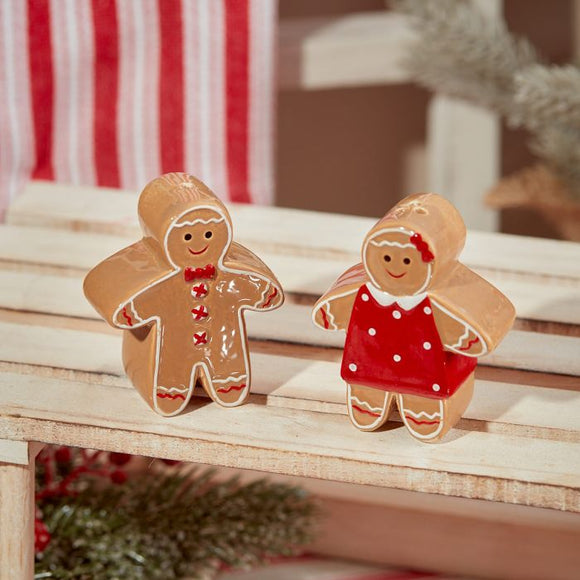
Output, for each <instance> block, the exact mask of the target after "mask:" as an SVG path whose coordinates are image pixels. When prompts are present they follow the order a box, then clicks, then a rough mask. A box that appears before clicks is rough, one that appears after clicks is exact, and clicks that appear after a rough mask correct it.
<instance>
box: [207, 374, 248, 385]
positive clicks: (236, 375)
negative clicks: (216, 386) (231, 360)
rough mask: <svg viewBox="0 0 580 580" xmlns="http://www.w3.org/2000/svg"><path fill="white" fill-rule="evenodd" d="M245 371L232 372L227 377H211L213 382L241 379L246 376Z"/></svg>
mask: <svg viewBox="0 0 580 580" xmlns="http://www.w3.org/2000/svg"><path fill="white" fill-rule="evenodd" d="M246 376H247V375H246V373H232V374H231V375H230V376H229V377H226V378H225V379H213V382H214V383H229V382H230V381H241V380H242V379H245V378H246Z"/></svg>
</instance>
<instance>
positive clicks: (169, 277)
mask: <svg viewBox="0 0 580 580" xmlns="http://www.w3.org/2000/svg"><path fill="white" fill-rule="evenodd" d="M138 213H139V219H140V223H141V228H142V230H143V238H142V239H141V240H140V241H138V242H136V243H134V244H132V245H130V246H128V247H127V248H124V249H122V250H121V251H119V252H117V253H116V254H114V255H113V256H111V257H109V258H107V259H106V260H104V261H103V262H101V263H100V264H98V265H97V266H95V268H93V269H92V270H91V271H90V272H89V273H88V275H87V277H86V278H85V281H84V292H85V295H86V297H87V299H88V300H89V302H90V303H91V304H92V305H93V306H94V307H95V309H96V310H97V311H98V312H99V314H100V315H101V316H102V317H103V318H104V319H105V320H106V321H107V322H108V323H109V324H111V325H112V326H115V327H117V328H122V329H123V330H124V332H123V363H124V366H125V370H126V372H127V375H128V376H129V378H130V379H131V381H132V383H133V385H134V386H135V387H136V388H137V390H138V391H139V393H140V394H141V396H142V397H143V398H144V399H145V401H146V402H147V404H148V405H149V406H150V407H151V408H152V409H154V410H155V411H156V412H157V413H159V414H161V415H165V416H171V415H176V414H177V413H179V412H180V411H182V410H183V409H184V408H185V406H186V405H187V403H188V402H189V400H190V398H191V395H192V393H193V390H194V388H195V386H196V385H201V386H202V387H203V389H204V390H205V391H206V392H207V394H208V395H209V396H210V397H211V398H212V399H213V400H214V401H215V402H217V403H219V404H220V405H222V406H224V407H233V406H236V405H240V404H241V403H243V402H244V400H245V399H246V398H247V396H248V394H249V391H250V360H249V355H248V341H247V337H246V330H245V324H244V317H243V313H244V311H245V310H260V311H265V310H273V309H275V308H278V307H279V306H280V305H281V304H282V302H283V299H284V296H283V292H282V288H281V286H280V283H279V282H278V281H277V280H276V277H275V276H274V275H273V274H272V272H271V271H270V269H269V268H268V267H267V266H266V265H265V264H264V263H263V262H262V261H261V260H260V259H259V258H258V257H257V256H256V255H255V254H253V253H252V252H251V251H250V250H248V249H247V248H245V247H244V246H241V245H240V244H237V243H236V242H234V241H233V240H232V221H231V218H230V216H229V214H228V211H227V210H226V208H225V206H224V204H223V203H222V202H221V201H220V200H219V199H218V198H217V197H216V196H215V195H214V194H213V193H212V192H211V191H210V190H209V189H208V188H207V187H206V186H205V185H204V184H203V183H202V182H201V181H199V180H198V179H196V178H195V177H193V176H191V175H187V174H185V173H169V174H166V175H163V176H161V177H159V178H157V179H154V180H153V181H152V182H151V183H149V184H148V185H147V186H146V187H145V189H144V190H143V192H142V193H141V196H140V198H139V206H138Z"/></svg>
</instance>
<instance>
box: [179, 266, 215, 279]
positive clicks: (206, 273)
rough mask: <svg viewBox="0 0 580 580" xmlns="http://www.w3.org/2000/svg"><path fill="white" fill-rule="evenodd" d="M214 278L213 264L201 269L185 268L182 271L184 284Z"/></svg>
mask: <svg viewBox="0 0 580 580" xmlns="http://www.w3.org/2000/svg"><path fill="white" fill-rule="evenodd" d="M214 276H215V266H214V265H213V264H208V265H207V266H204V267H203V268H189V267H188V268H185V270H183V277H184V278H185V281H186V282H191V281H192V280H200V279H204V278H213V277H214Z"/></svg>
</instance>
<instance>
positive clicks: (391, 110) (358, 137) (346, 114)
mask: <svg viewBox="0 0 580 580" xmlns="http://www.w3.org/2000/svg"><path fill="white" fill-rule="evenodd" d="M478 7H479V8H480V10H482V11H483V12H487V13H489V14H490V17H491V18H496V19H504V20H505V23H506V25H507V27H508V29H509V30H510V31H511V32H512V33H514V34H517V35H521V36H523V37H525V38H527V39H528V40H529V41H530V42H531V43H532V44H533V45H534V47H535V48H536V49H537V50H538V52H539V53H541V55H542V56H543V58H544V59H545V60H546V61H547V62H550V63H553V64H564V63H569V62H571V61H576V60H577V58H578V55H579V54H580V40H579V38H580V4H579V3H578V2H574V1H572V0H552V1H549V2H548V1H545V0H505V1H504V2H496V1H495V0H483V1H482V2H479V6H478ZM384 10H385V2H383V1H381V0H319V1H318V2H309V1H308V0H281V2H280V13H279V17H280V22H279V25H280V31H281V45H280V71H281V74H282V80H283V81H285V82H283V83H282V86H281V87H280V89H279V93H278V116H277V132H278V133H277V134H278V137H277V165H276V168H277V172H276V175H277V179H276V186H277V190H276V191H277V202H278V203H279V204H280V205H283V206H291V207H302V208H308V209H319V210H325V211H336V212H344V213H351V214H359V215H367V216H378V215H382V214H383V213H384V212H385V211H386V209H388V208H389V207H390V206H391V205H392V204H393V203H395V201H396V200H398V199H399V198H400V197H401V196H403V195H405V194H408V193H412V192H415V191H418V190H425V189H431V188H432V187H433V186H435V185H437V181H439V182H441V181H443V183H444V182H445V179H443V180H441V179H439V180H438V179H437V178H436V176H433V175H431V176H430V175H429V154H428V147H429V146H433V144H434V143H433V141H434V139H436V136H434V135H433V133H432V132H433V130H441V129H442V128H441V127H437V129H435V128H434V127H433V119H432V117H431V118H430V103H432V99H433V96H434V95H433V93H432V92H431V91H429V90H427V89H425V88H422V87H420V86H418V85H417V84H416V83H415V82H414V79H412V78H410V77H411V75H410V74H409V73H407V72H406V71H405V69H404V67H397V66H396V65H395V63H396V62H397V60H399V61H400V60H403V59H404V58H405V56H406V55H407V54H408V51H407V50H406V46H407V44H406V43H407V42H408V40H409V38H408V36H407V35H405V34H403V33H402V31H401V27H402V26H404V25H403V24H402V23H401V22H400V21H398V20H397V21H396V22H395V21H394V19H393V20H392V21H391V22H389V20H388V18H386V19H385V17H384ZM441 10H443V7H441ZM393 16H395V15H393ZM317 18H318V19H319V21H318V23H317V22H316V19H317ZM381 18H382V21H381ZM357 19H358V29H357ZM309 20H310V25H311V27H310V28H308V32H305V30H306V29H307V27H306V24H307V23H308V21H309ZM373 20H374V22H375V24H374V26H373ZM349 21H350V22H351V23H352V26H351V27H349V26H348V25H349ZM298 23H300V26H301V27H302V28H299V26H297V24H298ZM317 25H318V27H317ZM333 26H334V27H340V26H342V27H345V28H346V29H347V30H348V31H349V33H350V36H349V35H348V34H344V35H343V38H342V44H343V45H346V46H347V47H348V45H349V43H350V47H351V48H350V50H351V51H352V54H353V56H352V58H353V59H360V61H361V63H364V61H365V60H366V61H367V62H368V61H372V60H374V59H375V58H376V54H375V53H376V52H382V53H383V55H384V58H383V62H382V63H381V64H382V68H381V65H380V64H379V65H376V66H370V67H369V71H370V70H371V69H372V71H371V72H369V73H368V74H366V75H365V74H364V73H361V74H359V78H358V79H357V78H356V76H357V74H356V72H357V71H356V70H354V71H351V68H350V67H351V65H352V66H354V67H355V69H356V68H357V67H358V69H359V71H360V68H361V67H362V66H363V64H361V63H359V64H358V65H354V63H345V61H344V55H345V53H344V52H343V51H342V47H341V46H339V42H337V41H338V40H339V39H338V38H336V39H334V42H336V43H337V45H336V46H334V47H331V42H332V41H331V40H330V39H329V37H330V36H332V34H331V32H330V30H331V29H332V27H333ZM325 29H326V31H325ZM381 30H382V31H384V33H383V34H382V35H381V32H380V31H381ZM300 33H302V35H303V36H300ZM389 33H390V34H389ZM325 34H326V42H327V44H326V46H323V40H321V39H320V40H318V43H319V50H316V48H317V47H316V43H317V40H316V37H317V35H318V37H322V38H324V35H325ZM381 36H382V38H383V41H382V42H381ZM297 37H300V39H301V40H300V44H301V46H302V50H305V51H307V50H308V49H307V48H304V47H305V46H307V45H308V42H310V43H311V46H310V53H308V52H306V54H308V55H309V57H310V58H311V59H312V60H313V61H314V60H315V59H319V62H320V67H321V68H322V66H323V65H322V61H323V59H324V55H323V51H324V50H325V49H326V50H328V51H330V52H331V53H332V51H333V50H334V51H335V54H338V55H340V57H341V58H342V60H339V59H338V58H336V59H335V61H334V62H333V60H332V55H331V54H329V55H327V56H326V58H327V59H328V60H327V61H326V66H327V67H328V66H331V63H332V66H333V67H336V68H337V69H339V70H336V72H335V73H334V74H332V73H329V72H328V71H327V74H326V75H325V74H324V71H322V70H319V69H318V70H316V72H317V73H318V79H317V78H316V76H315V75H314V74H313V75H311V78H310V82H309V83H305V82H304V81H303V82H302V83H300V81H299V80H297V79H296V78H294V79H288V78H287V77H286V76H285V69H286V68H287V67H291V66H292V64H293V62H292V61H293V57H294V58H296V54H292V50H291V48H295V47H296V44H297V41H296V38H297ZM365 50H366V55H365V54H364V51H365ZM358 51H360V54H356V53H357V52H358ZM392 52H394V53H395V54H396V57H397V58H395V59H394V61H395V62H393V58H392V55H391V54H389V53H392ZM302 54H303V55H304V54H305V53H304V52H303V53H302ZM341 65H342V67H341ZM312 66H313V67H315V66H316V63H314V62H313V64H312ZM389 67H390V69H389ZM340 68H342V69H343V70H342V74H341V71H340ZM345 69H348V71H349V72H345ZM303 72H304V71H303ZM305 85H306V86H305ZM322 85H324V86H322ZM430 123H431V125H430ZM475 123H476V126H477V121H475ZM479 123H480V126H481V133H480V134H478V133H475V134H471V135H461V134H459V135H457V131H458V130H460V128H457V127H456V128H454V130H455V133H456V138H458V139H460V140H461V142H462V147H463V148H464V149H463V153H462V157H461V158H460V159H458V158H455V163H457V164H460V163H461V162H462V161H465V158H475V159H476V160H477V159H480V161H481V163H483V164H489V158H493V157H494V156H495V155H497V161H495V167H493V168H491V169H488V170H487V175H483V176H482V175H474V177H473V180H474V183H473V187H474V188H475V190H476V192H477V191H479V193H480V195H479V196H478V195H477V193H473V191H467V192H465V194H464V195H465V196H467V199H466V200H465V202H466V203H468V204H473V205H476V206H477V203H478V200H479V201H482V200H483V194H484V192H485V190H486V189H488V188H490V187H491V186H492V185H494V183H493V181H494V179H495V178H499V177H500V176H503V175H510V174H513V173H514V172H516V171H518V170H521V169H523V168H526V167H528V166H530V165H531V164H532V163H533V162H534V160H535V157H534V154H533V153H532V151H531V150H530V147H528V141H529V135H528V133H527V132H526V131H525V130H523V129H521V128H520V129H514V128H508V126H507V124H506V123H505V122H504V121H501V120H499V121H497V126H494V121H493V120H491V119H487V122H486V119H484V120H483V121H481V120H480V119H479ZM490 126H491V128H490ZM449 130H453V129H449ZM463 130H464V131H465V132H469V131H470V130H471V127H469V126H464V127H463ZM430 131H431V134H429V133H430ZM443 131H444V129H443ZM490 132H491V133H492V135H490V134H489V133H490ZM482 141H484V142H482ZM449 154H450V155H451V152H450V153H449ZM481 155H484V156H486V157H487V158H488V159H487V160H482V159H481V158H480V156H481ZM452 162H453V161H450V163H452ZM456 169H457V170H459V169H460V168H456ZM484 173H485V170H484ZM464 179H468V178H467V177H466V178H464ZM478 180H479V181H478ZM486 181H487V183H486ZM434 182H435V183H434ZM439 193H442V194H449V193H450V192H449V191H439ZM453 193H454V194H455V195H457V196H460V195H461V193H460V192H453ZM459 205H461V202H460V203H459ZM477 207H478V209H479V206H477ZM468 213H469V212H468ZM542 213H543V212H542V211H538V210H537V209H531V208H529V207H526V206H525V205H522V206H520V207H515V208H505V209H502V210H501V211H500V212H499V215H498V217H497V228H498V229H499V230H500V231H503V232H509V233H516V234H524V235H532V236H544V237H556V238H558V237H562V233H561V232H560V231H558V228H556V227H554V225H553V224H552V223H551V222H550V220H547V219H546V218H545V217H544V216H543V215H542ZM464 214H465V211H464ZM467 221H469V220H467ZM472 226H473V227H479V228H480V229H487V228H491V227H493V226H492V225H491V223H490V222H489V221H487V222H486V221H484V222H481V221H478V220H477V219H473V220H472Z"/></svg>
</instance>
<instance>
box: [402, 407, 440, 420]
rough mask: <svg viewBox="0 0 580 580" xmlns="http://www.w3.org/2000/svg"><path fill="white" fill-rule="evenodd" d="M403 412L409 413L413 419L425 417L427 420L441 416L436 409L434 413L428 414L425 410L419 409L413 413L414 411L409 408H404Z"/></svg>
mask: <svg viewBox="0 0 580 580" xmlns="http://www.w3.org/2000/svg"><path fill="white" fill-rule="evenodd" d="M405 414H407V415H411V416H412V417H414V418H415V419H420V418H421V417H425V418H426V419H429V420H432V419H437V418H439V419H440V418H441V413H438V412H437V411H435V413H431V414H429V413H427V412H426V411H420V412H419V413H415V412H414V411H411V410H410V409H405Z"/></svg>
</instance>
